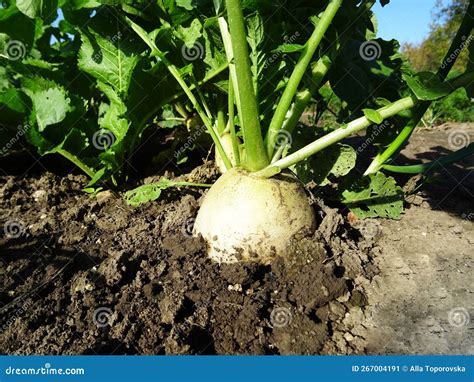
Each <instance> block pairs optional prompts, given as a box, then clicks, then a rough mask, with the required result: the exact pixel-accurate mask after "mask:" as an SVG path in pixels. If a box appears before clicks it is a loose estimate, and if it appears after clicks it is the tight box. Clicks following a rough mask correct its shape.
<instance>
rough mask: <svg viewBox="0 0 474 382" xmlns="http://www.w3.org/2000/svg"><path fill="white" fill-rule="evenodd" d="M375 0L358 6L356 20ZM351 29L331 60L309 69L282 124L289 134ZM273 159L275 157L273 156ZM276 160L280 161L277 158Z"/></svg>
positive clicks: (347, 38) (321, 59) (349, 35)
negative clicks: (307, 83)
mask: <svg viewBox="0 0 474 382" xmlns="http://www.w3.org/2000/svg"><path fill="white" fill-rule="evenodd" d="M374 4H375V0H366V1H365V2H364V3H362V4H361V5H360V11H359V12H358V16H355V17H356V20H357V19H358V18H359V17H361V16H362V14H363V13H364V12H368V11H370V9H371V8H372V7H373V6H374ZM352 30H353V29H352V28H349V29H348V30H347V31H345V32H344V33H343V34H342V36H340V40H341V43H340V45H339V47H338V48H337V49H336V52H335V53H334V54H332V56H333V57H332V60H331V58H330V57H329V55H324V56H322V57H321V58H320V59H319V60H318V61H317V62H316V64H315V65H314V66H313V68H312V69H311V79H310V83H309V85H307V88H306V89H304V90H302V91H300V92H298V94H296V97H295V102H294V103H293V105H292V107H291V110H290V112H289V115H288V116H287V119H286V120H285V122H284V124H283V129H284V130H286V131H289V132H292V131H293V130H294V129H295V127H296V125H297V124H298V122H299V120H300V118H301V116H302V115H303V113H304V111H305V110H306V108H307V107H308V105H309V103H310V102H311V100H312V98H313V97H314V94H315V93H316V92H317V91H318V90H319V88H320V86H321V84H322V83H323V80H324V79H325V77H326V75H327V73H328V72H329V69H330V68H331V65H332V61H333V60H335V59H336V57H335V56H337V53H338V52H339V51H341V50H342V49H343V48H344V46H345V45H346V44H347V42H348V41H349V39H350V37H351V32H352ZM274 158H275V156H274ZM278 159H280V158H279V157H278Z"/></svg>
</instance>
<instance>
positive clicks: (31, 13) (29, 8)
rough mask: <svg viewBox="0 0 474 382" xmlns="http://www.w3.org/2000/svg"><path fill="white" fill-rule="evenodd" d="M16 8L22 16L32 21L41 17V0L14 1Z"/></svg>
mask: <svg viewBox="0 0 474 382" xmlns="http://www.w3.org/2000/svg"><path fill="white" fill-rule="evenodd" d="M16 7H17V8H18V9H19V10H20V11H21V12H22V13H23V14H25V15H26V16H28V17H30V18H32V19H34V18H35V17H37V16H39V15H41V10H42V7H43V0H16Z"/></svg>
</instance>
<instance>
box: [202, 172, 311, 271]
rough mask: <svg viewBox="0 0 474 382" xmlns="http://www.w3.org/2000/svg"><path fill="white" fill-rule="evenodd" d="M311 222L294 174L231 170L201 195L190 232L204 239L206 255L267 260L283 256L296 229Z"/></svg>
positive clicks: (231, 259) (230, 260)
mask: <svg viewBox="0 0 474 382" xmlns="http://www.w3.org/2000/svg"><path fill="white" fill-rule="evenodd" d="M315 226H316V218H315V214H314V211H313V209H312V207H311V206H310V205H309V202H308V198H307V196H306V194H305V191H304V188H303V187H302V186H301V184H300V183H298V182H297V181H296V180H295V179H294V178H292V177H290V176H287V175H282V176H281V177H280V178H278V179H277V178H271V179H264V178H257V177H255V176H253V175H251V174H249V173H247V172H245V171H244V170H241V169H232V170H229V171H227V172H226V173H225V174H224V175H222V176H221V177H220V178H219V179H218V180H217V182H216V183H215V184H214V185H213V186H212V187H211V189H210V190H209V192H208V193H207V194H206V196H205V197H204V200H203V203H202V205H201V208H200V210H199V213H198V216H197V218H196V222H195V224H194V233H195V235H201V236H202V237H203V238H204V240H205V241H206V242H207V243H208V255H209V256H210V258H211V259H213V260H214V261H216V262H219V263H236V262H240V261H255V262H260V263H264V264H267V263H269V262H270V261H271V260H272V259H274V258H275V257H276V256H283V257H285V255H286V254H287V253H288V248H287V247H288V243H289V242H290V239H291V238H292V237H293V236H294V235H295V234H296V233H298V232H301V231H302V230H311V231H313V230H314V229H315Z"/></svg>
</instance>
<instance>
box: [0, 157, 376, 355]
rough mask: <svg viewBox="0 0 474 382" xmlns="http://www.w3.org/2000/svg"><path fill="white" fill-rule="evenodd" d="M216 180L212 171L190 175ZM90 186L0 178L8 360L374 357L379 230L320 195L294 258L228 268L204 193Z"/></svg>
mask: <svg viewBox="0 0 474 382" xmlns="http://www.w3.org/2000/svg"><path fill="white" fill-rule="evenodd" d="M168 175H169V174H168ZM215 177H216V174H215V170H213V167H212V164H211V163H208V164H207V165H204V166H201V167H199V168H197V169H196V170H195V171H194V172H192V173H191V174H189V175H188V176H186V179H187V180H192V181H199V182H208V181H211V180H213V179H215ZM149 180H150V179H149ZM85 181H86V179H85V178H84V177H83V176H80V175H71V174H69V175H67V176H66V177H61V176H58V175H54V174H52V173H48V172H42V173H40V174H37V175H33V176H29V177H22V176H16V175H8V176H2V177H0V205H1V215H0V223H1V226H2V227H3V233H2V238H1V241H0V280H1V282H0V284H1V285H2V288H1V292H0V301H1V303H0V313H1V315H0V349H2V353H7V354H236V353H239V354H317V353H324V354H327V353H345V354H351V353H361V352H364V348H365V341H364V338H363V337H361V336H359V333H360V329H361V323H362V321H363V320H362V319H361V318H362V317H363V315H364V311H365V305H366V303H367V297H366V295H365V290H364V287H363V286H362V285H363V284H365V283H367V282H368V280H369V279H371V278H372V277H373V276H374V275H375V274H376V273H377V268H376V267H375V265H374V264H373V262H372V257H373V256H374V254H375V253H374V249H373V242H372V239H371V237H370V235H368V236H369V237H364V232H367V231H369V232H370V230H365V231H364V230H362V231H361V232H362V233H361V232H359V231H358V230H357V229H355V228H353V227H351V226H350V225H349V224H348V223H347V222H346V220H345V219H344V218H343V217H342V216H341V215H340V214H339V213H338V211H337V210H335V209H331V208H329V207H327V206H325V205H324V204H322V202H321V201H319V200H317V199H315V198H313V204H314V208H315V210H316V212H317V215H318V223H319V227H318V229H317V231H316V232H315V233H314V234H313V235H312V236H311V237H305V238H295V240H294V243H293V244H294V245H292V248H293V250H292V251H291V253H290V254H289V255H288V258H289V260H288V261H285V262H284V261H283V260H282V259H276V260H275V261H274V262H273V263H272V264H270V265H268V266H261V265H255V264H247V265H218V264H215V263H212V262H211V261H210V260H209V259H207V257H206V254H205V246H204V244H203V243H202V242H201V240H200V239H197V238H193V237H192V236H191V234H190V231H191V229H192V223H193V219H194V217H195V216H196V212H197V209H198V206H199V202H200V198H201V196H202V195H201V192H202V191H196V190H191V189H180V190H175V191H171V192H166V193H165V195H164V197H162V199H161V200H160V201H157V202H153V203H150V204H148V205H146V206H144V207H140V208H136V209H133V208H131V207H128V206H127V205H126V204H124V202H123V201H122V199H121V197H120V195H115V194H112V193H111V192H110V191H106V192H102V193H100V194H98V195H97V197H96V198H94V197H90V196H88V195H86V194H85V193H84V192H83V191H82V187H83V186H84V184H85ZM365 236H367V235H365Z"/></svg>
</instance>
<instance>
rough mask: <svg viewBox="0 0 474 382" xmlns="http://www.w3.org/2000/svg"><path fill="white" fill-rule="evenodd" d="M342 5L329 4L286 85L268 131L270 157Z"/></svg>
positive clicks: (339, 0) (339, 3) (335, 0)
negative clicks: (292, 105)
mask: <svg viewBox="0 0 474 382" xmlns="http://www.w3.org/2000/svg"><path fill="white" fill-rule="evenodd" d="M341 5H342V0H332V1H331V2H330V3H329V5H328V6H327V8H326V10H325V11H324V13H323V15H322V16H321V19H320V20H319V22H318V24H317V25H316V27H315V29H314V32H313V34H312V35H311V37H310V38H309V40H308V42H307V43H306V45H305V48H304V50H303V52H302V53H301V56H300V58H299V60H298V63H297V64H296V66H295V69H294V70H293V73H292V74H291V77H290V79H289V80H288V84H287V85H286V88H285V91H284V92H283V95H282V97H281V99H280V102H279V103H278V106H277V109H276V110H275V114H274V116H273V118H272V121H271V122H270V127H269V129H268V134H267V138H266V149H267V154H268V156H269V157H272V155H273V151H274V149H275V143H276V139H277V136H278V132H279V131H280V130H281V128H282V127H283V123H284V122H285V119H286V115H287V113H288V111H289V110H290V107H291V104H292V102H293V99H294V98H295V95H296V93H297V92H298V87H299V85H300V83H301V80H302V79H303V76H304V74H305V72H306V70H307V69H308V66H309V64H310V63H311V61H312V59H313V56H314V54H315V53H316V50H317V49H318V47H319V44H320V43H321V41H322V39H323V37H324V34H325V33H326V31H327V29H328V28H329V26H330V25H331V22H332V20H333V19H334V17H335V16H336V13H337V11H338V10H339V8H340V7H341Z"/></svg>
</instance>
